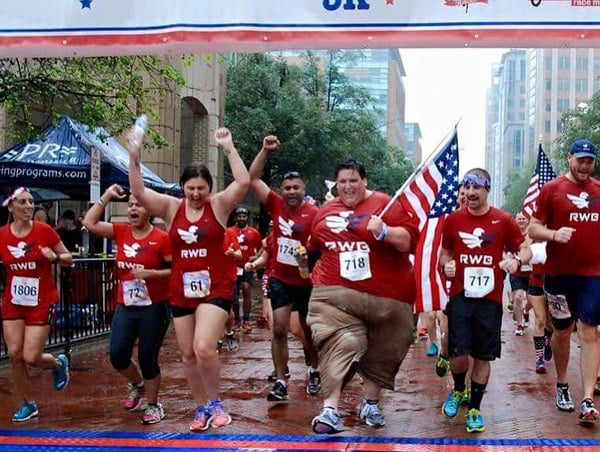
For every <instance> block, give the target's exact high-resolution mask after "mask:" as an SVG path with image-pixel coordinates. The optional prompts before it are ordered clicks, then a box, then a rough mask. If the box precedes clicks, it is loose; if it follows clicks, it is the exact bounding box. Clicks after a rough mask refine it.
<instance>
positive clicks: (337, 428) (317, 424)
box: [311, 406, 345, 435]
mask: <svg viewBox="0 0 600 452" xmlns="http://www.w3.org/2000/svg"><path fill="white" fill-rule="evenodd" d="M311 426H312V430H313V432H315V433H318V434H325V435H332V434H334V433H340V432H343V431H344V430H345V427H344V424H343V423H342V419H341V418H340V415H339V414H338V412H337V410H336V409H335V408H333V407H330V406H326V407H323V409H322V410H321V412H320V413H319V415H318V416H315V417H314V418H313V420H312V422H311Z"/></svg>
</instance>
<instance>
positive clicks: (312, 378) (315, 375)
mask: <svg viewBox="0 0 600 452" xmlns="http://www.w3.org/2000/svg"><path fill="white" fill-rule="evenodd" d="M319 392H321V373H320V372H319V371H318V370H313V371H311V370H310V369H308V385H307V386H306V393H307V394H308V395H317V394H318V393H319Z"/></svg>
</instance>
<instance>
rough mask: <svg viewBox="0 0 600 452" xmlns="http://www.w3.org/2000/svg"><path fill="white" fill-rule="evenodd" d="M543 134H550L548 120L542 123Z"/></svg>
mask: <svg viewBox="0 0 600 452" xmlns="http://www.w3.org/2000/svg"><path fill="white" fill-rule="evenodd" d="M544 133H550V120H549V119H546V120H545V121H544Z"/></svg>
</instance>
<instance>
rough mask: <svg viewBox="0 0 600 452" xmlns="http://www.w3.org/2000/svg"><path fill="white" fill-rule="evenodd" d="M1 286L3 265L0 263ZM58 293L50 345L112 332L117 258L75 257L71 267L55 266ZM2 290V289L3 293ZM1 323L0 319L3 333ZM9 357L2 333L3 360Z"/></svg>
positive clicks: (63, 346) (67, 344) (0, 283)
mask: <svg viewBox="0 0 600 452" xmlns="http://www.w3.org/2000/svg"><path fill="white" fill-rule="evenodd" d="M0 273H1V275H0V286H2V287H0V289H2V290H3V286H4V282H5V278H4V269H3V268H1V265H0ZM54 275H55V278H56V287H57V288H58V293H59V303H58V305H57V306H56V319H55V322H54V325H53V327H52V330H51V332H50V336H49V338H48V341H47V343H46V348H47V349H49V350H50V349H59V350H61V349H64V351H63V353H65V354H66V355H67V356H70V352H71V345H72V344H73V343H76V342H81V341H85V340H88V339H92V338H95V337H100V336H105V335H107V334H108V333H109V332H110V325H111V322H112V317H113V314H114V312H115V308H116V303H117V275H116V267H115V260H114V258H100V257H98V258H95V257H90V258H75V260H74V261H73V265H72V266H71V267H55V269H54ZM1 293H2V292H0V294H1ZM1 332H2V324H1V322H0V333H1ZM7 358H8V353H7V350H6V345H5V343H4V337H3V336H1V337H0V360H4V359H7Z"/></svg>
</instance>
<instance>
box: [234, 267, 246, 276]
mask: <svg viewBox="0 0 600 452" xmlns="http://www.w3.org/2000/svg"><path fill="white" fill-rule="evenodd" d="M243 274H244V269H243V268H242V267H238V268H237V270H236V275H238V276H242V275H243Z"/></svg>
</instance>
